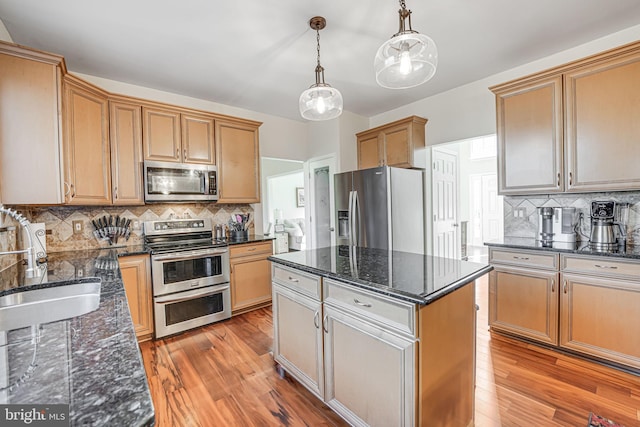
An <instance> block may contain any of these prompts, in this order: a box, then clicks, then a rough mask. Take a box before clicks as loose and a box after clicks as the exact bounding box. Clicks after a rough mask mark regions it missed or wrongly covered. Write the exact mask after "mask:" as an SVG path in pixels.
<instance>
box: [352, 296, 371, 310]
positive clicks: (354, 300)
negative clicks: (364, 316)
mask: <svg viewBox="0 0 640 427" xmlns="http://www.w3.org/2000/svg"><path fill="white" fill-rule="evenodd" d="M353 302H355V303H356V305H359V306H362V307H367V308H371V304H367V303H364V302H360V301H358V300H357V299H356V298H354V299H353Z"/></svg>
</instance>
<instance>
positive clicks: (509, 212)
mask: <svg viewBox="0 0 640 427" xmlns="http://www.w3.org/2000/svg"><path fill="white" fill-rule="evenodd" d="M596 200H613V201H616V202H619V203H629V222H628V224H627V244H628V245H640V192H636V191H629V192H615V193H581V194H553V195H530V196H505V197H504V236H505V237H530V238H535V237H537V233H538V211H537V208H538V207H544V206H549V207H575V208H577V212H578V215H580V214H581V215H582V221H581V222H579V231H580V233H578V239H579V240H582V241H587V240H589V237H588V236H589V233H590V230H591V222H590V221H591V219H590V217H591V202H592V201H596ZM515 212H518V216H516V215H515ZM520 213H522V215H520ZM581 234H582V235H581ZM585 236H586V237H585Z"/></svg>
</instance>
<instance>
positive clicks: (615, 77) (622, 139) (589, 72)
mask: <svg viewBox="0 0 640 427" xmlns="http://www.w3.org/2000/svg"><path fill="white" fill-rule="evenodd" d="M638 82H640V49H637V50H636V51H635V52H626V53H621V54H620V55H615V56H613V57H611V58H608V59H605V60H602V61H598V63H597V64H585V65H583V66H581V67H579V68H577V69H575V70H572V71H570V72H568V73H566V74H565V111H566V118H567V119H566V120H567V126H566V129H567V141H566V147H567V162H568V171H569V177H568V178H569V182H568V187H567V189H568V190H569V191H575V192H580V191H605V190H626V189H628V190H631V189H637V188H640V171H639V170H638V159H640V144H639V143H638V141H640V120H639V119H638V118H639V117H640V84H638ZM604 165H608V166H604Z"/></svg>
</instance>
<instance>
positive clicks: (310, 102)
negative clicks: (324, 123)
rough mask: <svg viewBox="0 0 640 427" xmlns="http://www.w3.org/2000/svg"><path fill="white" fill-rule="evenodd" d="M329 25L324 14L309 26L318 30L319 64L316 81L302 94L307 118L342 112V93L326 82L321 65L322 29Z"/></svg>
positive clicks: (332, 115)
mask: <svg viewBox="0 0 640 427" xmlns="http://www.w3.org/2000/svg"><path fill="white" fill-rule="evenodd" d="M326 25H327V21H326V20H325V19H324V18H323V17H322V16H315V17H313V18H311V20H310V21H309V26H310V27H311V28H312V29H314V30H316V41H317V50H318V65H316V82H315V84H312V85H311V86H310V87H309V89H307V90H305V91H304V92H302V95H300V102H299V105H300V114H301V115H302V117H304V118H305V119H307V120H315V121H320V120H329V119H333V118H336V117H338V116H339V115H340V114H342V94H341V93H340V91H339V90H338V89H335V88H333V87H331V86H330V85H328V84H327V83H325V82H324V68H322V65H320V30H321V29H323V28H324V27H325V26H326Z"/></svg>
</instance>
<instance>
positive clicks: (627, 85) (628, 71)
mask: <svg viewBox="0 0 640 427" xmlns="http://www.w3.org/2000/svg"><path fill="white" fill-rule="evenodd" d="M639 80H640V42H636V43H632V44H629V45H626V46H622V47H620V48H617V49H612V50H609V51H606V52H603V53H600V54H597V55H593V56H590V57H588V58H584V59H581V60H578V61H574V62H571V63H568V64H565V65H562V66H559V67H556V68H553V69H550V70H546V71H543V72H540V73H537V74H535V75H532V76H527V77H524V78H522V79H518V80H515V81H511V82H507V83H504V84H501V85H497V86H493V87H491V88H490V89H491V90H492V91H493V92H494V93H495V95H496V120H497V133H498V192H499V193H500V194H505V195H519V194H549V193H558V192H587V191H619V190H635V189H638V188H640V170H639V169H638V167H637V165H636V163H637V162H636V161H635V159H637V158H638V157H640V146H639V145H638V144H637V141H638V139H639V138H640V129H639V128H638V126H637V124H636V122H637V117H638V115H640V104H639V103H638V102H637V99H638V97H639V96H640V87H639V85H638V84H637V82H638V81H639Z"/></svg>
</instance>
